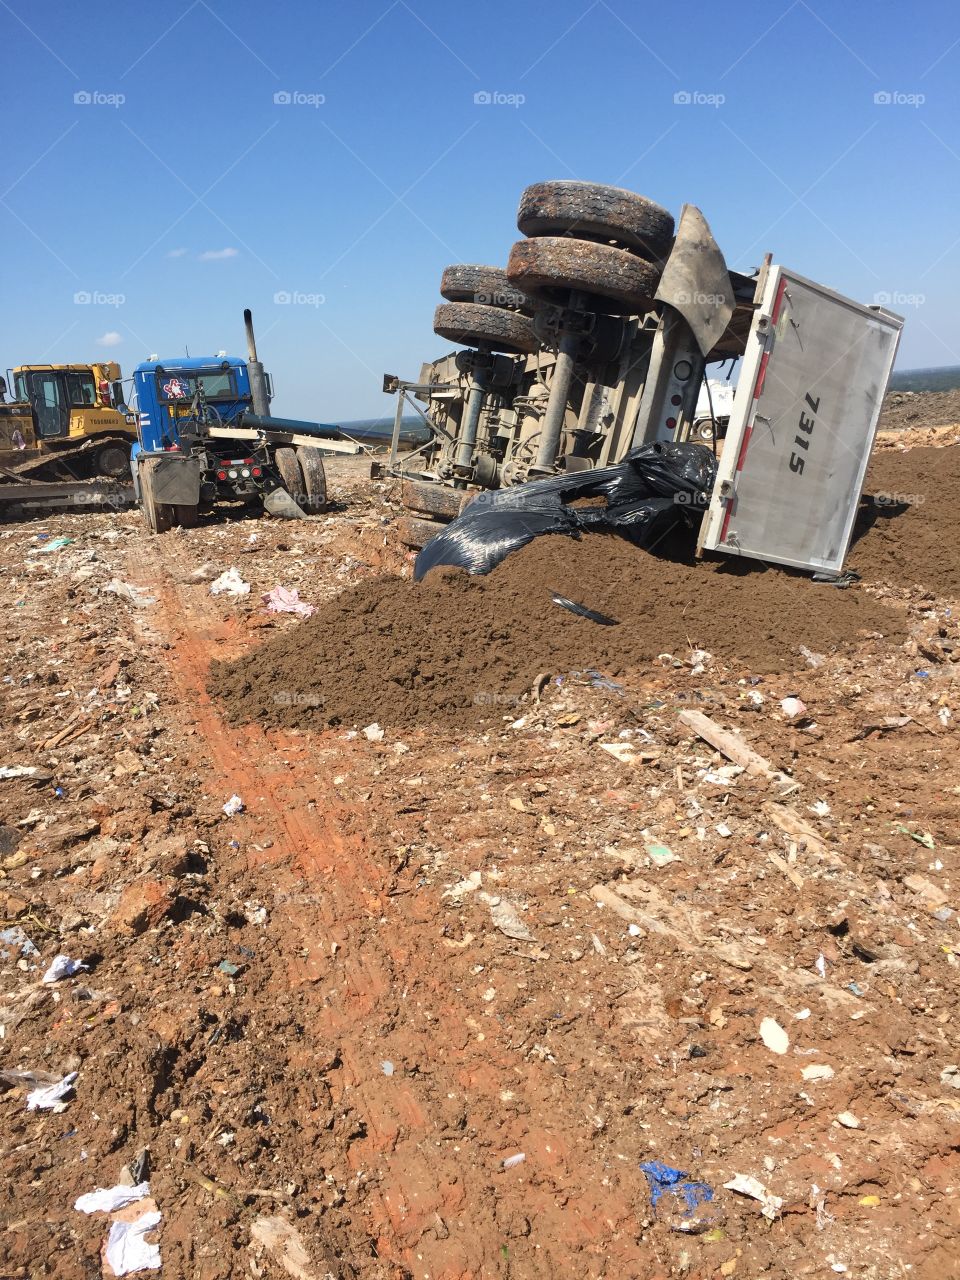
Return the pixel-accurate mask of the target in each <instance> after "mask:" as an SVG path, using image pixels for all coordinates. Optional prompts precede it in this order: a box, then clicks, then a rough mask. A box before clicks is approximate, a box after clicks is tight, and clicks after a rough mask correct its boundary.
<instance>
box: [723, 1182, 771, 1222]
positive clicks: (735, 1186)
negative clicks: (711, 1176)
mask: <svg viewBox="0 0 960 1280" xmlns="http://www.w3.org/2000/svg"><path fill="white" fill-rule="evenodd" d="M723 1185H724V1187H725V1188H726V1189H727V1190H728V1191H737V1192H739V1193H740V1195H742V1196H750V1198H751V1199H753V1200H759V1201H760V1212H761V1213H762V1214H763V1216H764V1217H765V1218H769V1219H770V1221H771V1222H773V1220H774V1219H775V1218H776V1217H777V1215H778V1214H779V1212H780V1210H781V1209H782V1208H783V1200H782V1199H781V1198H780V1196H775V1195H774V1194H773V1192H772V1191H768V1189H767V1188H766V1187H765V1186H764V1185H763V1183H762V1182H761V1181H760V1179H759V1178H755V1177H753V1175H752V1174H749V1173H737V1174H734V1176H733V1177H732V1178H731V1179H730V1181H729V1182H725V1183H724V1184H723Z"/></svg>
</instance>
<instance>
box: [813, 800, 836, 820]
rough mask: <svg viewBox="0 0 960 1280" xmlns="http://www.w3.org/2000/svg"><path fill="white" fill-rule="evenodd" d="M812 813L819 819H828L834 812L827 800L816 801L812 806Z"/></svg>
mask: <svg viewBox="0 0 960 1280" xmlns="http://www.w3.org/2000/svg"><path fill="white" fill-rule="evenodd" d="M810 812H811V813H815V814H816V815H817V817H818V818H827V817H829V816H830V813H831V812H832V810H831V808H830V806H829V805H828V804H827V802H826V800H815V801H814V802H813V804H812V805H811V806H810Z"/></svg>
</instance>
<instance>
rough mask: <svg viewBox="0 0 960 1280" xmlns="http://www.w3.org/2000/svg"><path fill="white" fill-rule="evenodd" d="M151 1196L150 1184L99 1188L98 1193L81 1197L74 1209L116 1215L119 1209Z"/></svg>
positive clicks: (89, 1193) (91, 1192)
mask: <svg viewBox="0 0 960 1280" xmlns="http://www.w3.org/2000/svg"><path fill="white" fill-rule="evenodd" d="M149 1194H150V1183H149V1182H138V1183H137V1184H136V1185H135V1186H132V1187H126V1186H122V1185H119V1186H116V1187H98V1188H97V1190H96V1191H88V1192H87V1193H86V1195H82V1196H80V1198H79V1199H78V1200H76V1201H74V1205H73V1207H74V1208H75V1209H78V1210H79V1211H80V1213H115V1212H116V1211H117V1209H125V1208H126V1207H127V1205H128V1204H134V1203H135V1201H137V1200H143V1199H145V1198H146V1197H147V1196H148V1195H149Z"/></svg>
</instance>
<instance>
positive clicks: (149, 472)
mask: <svg viewBox="0 0 960 1280" xmlns="http://www.w3.org/2000/svg"><path fill="white" fill-rule="evenodd" d="M140 510H141V511H142V513H143V522H144V524H145V525H146V526H147V528H148V529H149V531H150V532H151V533H166V532H167V531H168V530H169V529H172V528H173V517H174V508H173V506H171V504H170V503H169V502H157V500H156V498H155V497H154V493H153V469H152V467H151V465H150V463H149V462H145V463H143V465H142V466H141V467H140Z"/></svg>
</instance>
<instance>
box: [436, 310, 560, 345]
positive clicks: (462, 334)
mask: <svg viewBox="0 0 960 1280" xmlns="http://www.w3.org/2000/svg"><path fill="white" fill-rule="evenodd" d="M433 331H434V333H436V334H438V335H439V336H440V337H441V338H446V339H447V340H448V341H449V342H455V343H458V344H459V345H460V346H464V347H485V348H487V349H488V350H490V351H501V352H504V353H505V354H508V355H529V354H531V353H532V352H534V351H537V350H539V347H540V340H539V338H538V337H537V335H536V333H535V332H534V330H533V325H532V324H531V323H530V321H529V320H528V319H527V318H526V317H525V316H521V315H518V313H517V312H515V311H504V310H503V309H502V308H500V307H486V306H483V305H482V304H480V303H475V302H442V303H441V304H440V306H439V307H437V309H436V311H435V312H434V316H433Z"/></svg>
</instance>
